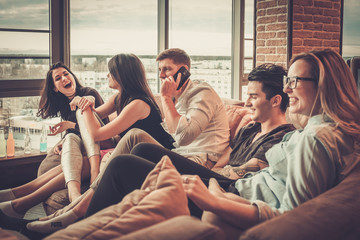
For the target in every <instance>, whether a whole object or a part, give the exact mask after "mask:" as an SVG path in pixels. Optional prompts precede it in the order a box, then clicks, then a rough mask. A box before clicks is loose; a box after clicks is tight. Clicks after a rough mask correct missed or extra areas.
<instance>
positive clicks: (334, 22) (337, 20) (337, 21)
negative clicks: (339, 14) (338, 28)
mask: <svg viewBox="0 0 360 240" xmlns="http://www.w3.org/2000/svg"><path fill="white" fill-rule="evenodd" d="M331 23H332V24H340V18H332V21H331Z"/></svg>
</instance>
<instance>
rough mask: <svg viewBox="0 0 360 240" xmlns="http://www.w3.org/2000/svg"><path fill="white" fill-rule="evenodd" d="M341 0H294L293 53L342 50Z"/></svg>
mask: <svg viewBox="0 0 360 240" xmlns="http://www.w3.org/2000/svg"><path fill="white" fill-rule="evenodd" d="M340 16H341V0H321V1H318V0H293V32H292V54H293V55H294V54H297V53H300V52H305V51H310V50H313V49H325V48H332V49H333V50H335V51H337V52H339V51H340V36H341V21H340Z"/></svg>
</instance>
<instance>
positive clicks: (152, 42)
mask: <svg viewBox="0 0 360 240" xmlns="http://www.w3.org/2000/svg"><path fill="white" fill-rule="evenodd" d="M170 2H171V5H170V9H171V10H170V19H171V20H170V26H169V27H170V36H169V37H170V39H169V40H170V47H180V48H183V49H185V50H186V51H187V52H188V53H189V54H190V55H224V56H230V54H231V0H221V1H219V0H172V1H170ZM219 2H221V4H219ZM24 3H26V5H25V4H24ZM29 3H30V4H29ZM245 3H246V5H247V6H246V9H247V10H246V13H245V18H246V21H248V22H247V23H246V24H245V26H246V28H245V34H246V36H247V37H251V32H252V31H253V29H252V26H253V22H252V16H251V12H252V11H253V6H252V5H251V4H252V1H248V0H246V1H245ZM344 3H345V10H344V13H345V14H344V16H345V17H344V33H343V34H344V35H343V44H344V47H343V55H344V56H353V55H358V56H359V55H360V28H359V26H360V17H359V14H358V13H357V11H358V9H360V1H359V0H344ZM70 8H71V12H70V22H71V32H70V37H71V52H72V54H103V55H112V54H116V53H119V52H132V53H135V54H139V55H143V54H151V55H156V52H157V0H146V1H134V0H71V1H70ZM248 26H250V27H248ZM2 27H3V28H32V29H41V30H44V29H48V28H49V15H48V1H47V0H31V1H30V0H26V1H24V0H0V28H2ZM48 41H49V39H48V34H46V33H20V34H19V33H14V32H8V33H6V32H0V54H2V53H32V54H33V53H42V54H46V53H48V51H49V44H48ZM246 50H247V52H249V53H251V52H252V49H246Z"/></svg>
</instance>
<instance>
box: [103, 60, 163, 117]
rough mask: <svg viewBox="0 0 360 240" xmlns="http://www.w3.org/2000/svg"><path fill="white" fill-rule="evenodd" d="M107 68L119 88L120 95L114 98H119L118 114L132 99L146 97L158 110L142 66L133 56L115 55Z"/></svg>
mask: <svg viewBox="0 0 360 240" xmlns="http://www.w3.org/2000/svg"><path fill="white" fill-rule="evenodd" d="M108 68H109V71H110V74H111V76H112V77H113V79H114V80H115V81H116V82H118V83H119V85H120V87H121V93H119V95H118V97H117V98H116V99H117V100H118V99H119V98H120V99H119V101H120V104H119V106H120V108H119V109H117V111H118V112H120V111H121V110H122V109H123V108H124V107H125V106H126V105H127V104H128V103H129V101H130V100H131V99H132V98H134V97H146V98H148V99H149V100H150V101H151V102H152V103H153V104H154V106H155V107H156V108H157V109H159V107H158V105H157V104H156V102H155V98H154V96H153V94H152V92H151V90H150V87H149V85H148V82H147V80H146V75H145V69H144V65H143V64H142V62H141V60H140V59H139V58H138V57H137V56H136V55H135V54H118V55H115V56H114V57H112V58H111V59H110V61H109V63H108Z"/></svg>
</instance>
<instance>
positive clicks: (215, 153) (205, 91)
mask: <svg viewBox="0 0 360 240" xmlns="http://www.w3.org/2000/svg"><path fill="white" fill-rule="evenodd" d="M175 108H176V110H177V111H178V113H179V114H180V115H181V118H180V120H179V123H178V126H177V128H176V131H175V133H174V134H172V136H173V138H174V140H175V143H174V146H175V149H173V151H174V152H176V153H178V154H181V155H183V156H185V157H195V158H200V159H201V160H202V161H203V162H205V161H206V160H210V161H213V162H216V161H217V160H218V159H219V157H220V156H221V155H222V153H223V152H224V150H225V149H226V147H227V146H228V145H229V139H230V131H229V124H228V120H227V116H226V111H225V107H224V105H223V103H222V101H221V98H220V97H219V96H218V95H217V93H216V92H215V90H214V89H213V88H212V87H211V86H210V85H209V84H207V83H205V82H192V81H191V80H189V83H188V85H187V86H186V88H185V90H184V92H183V93H182V94H181V96H180V97H179V99H178V101H177V102H176V104H175ZM164 128H165V129H167V128H166V127H164Z"/></svg>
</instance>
